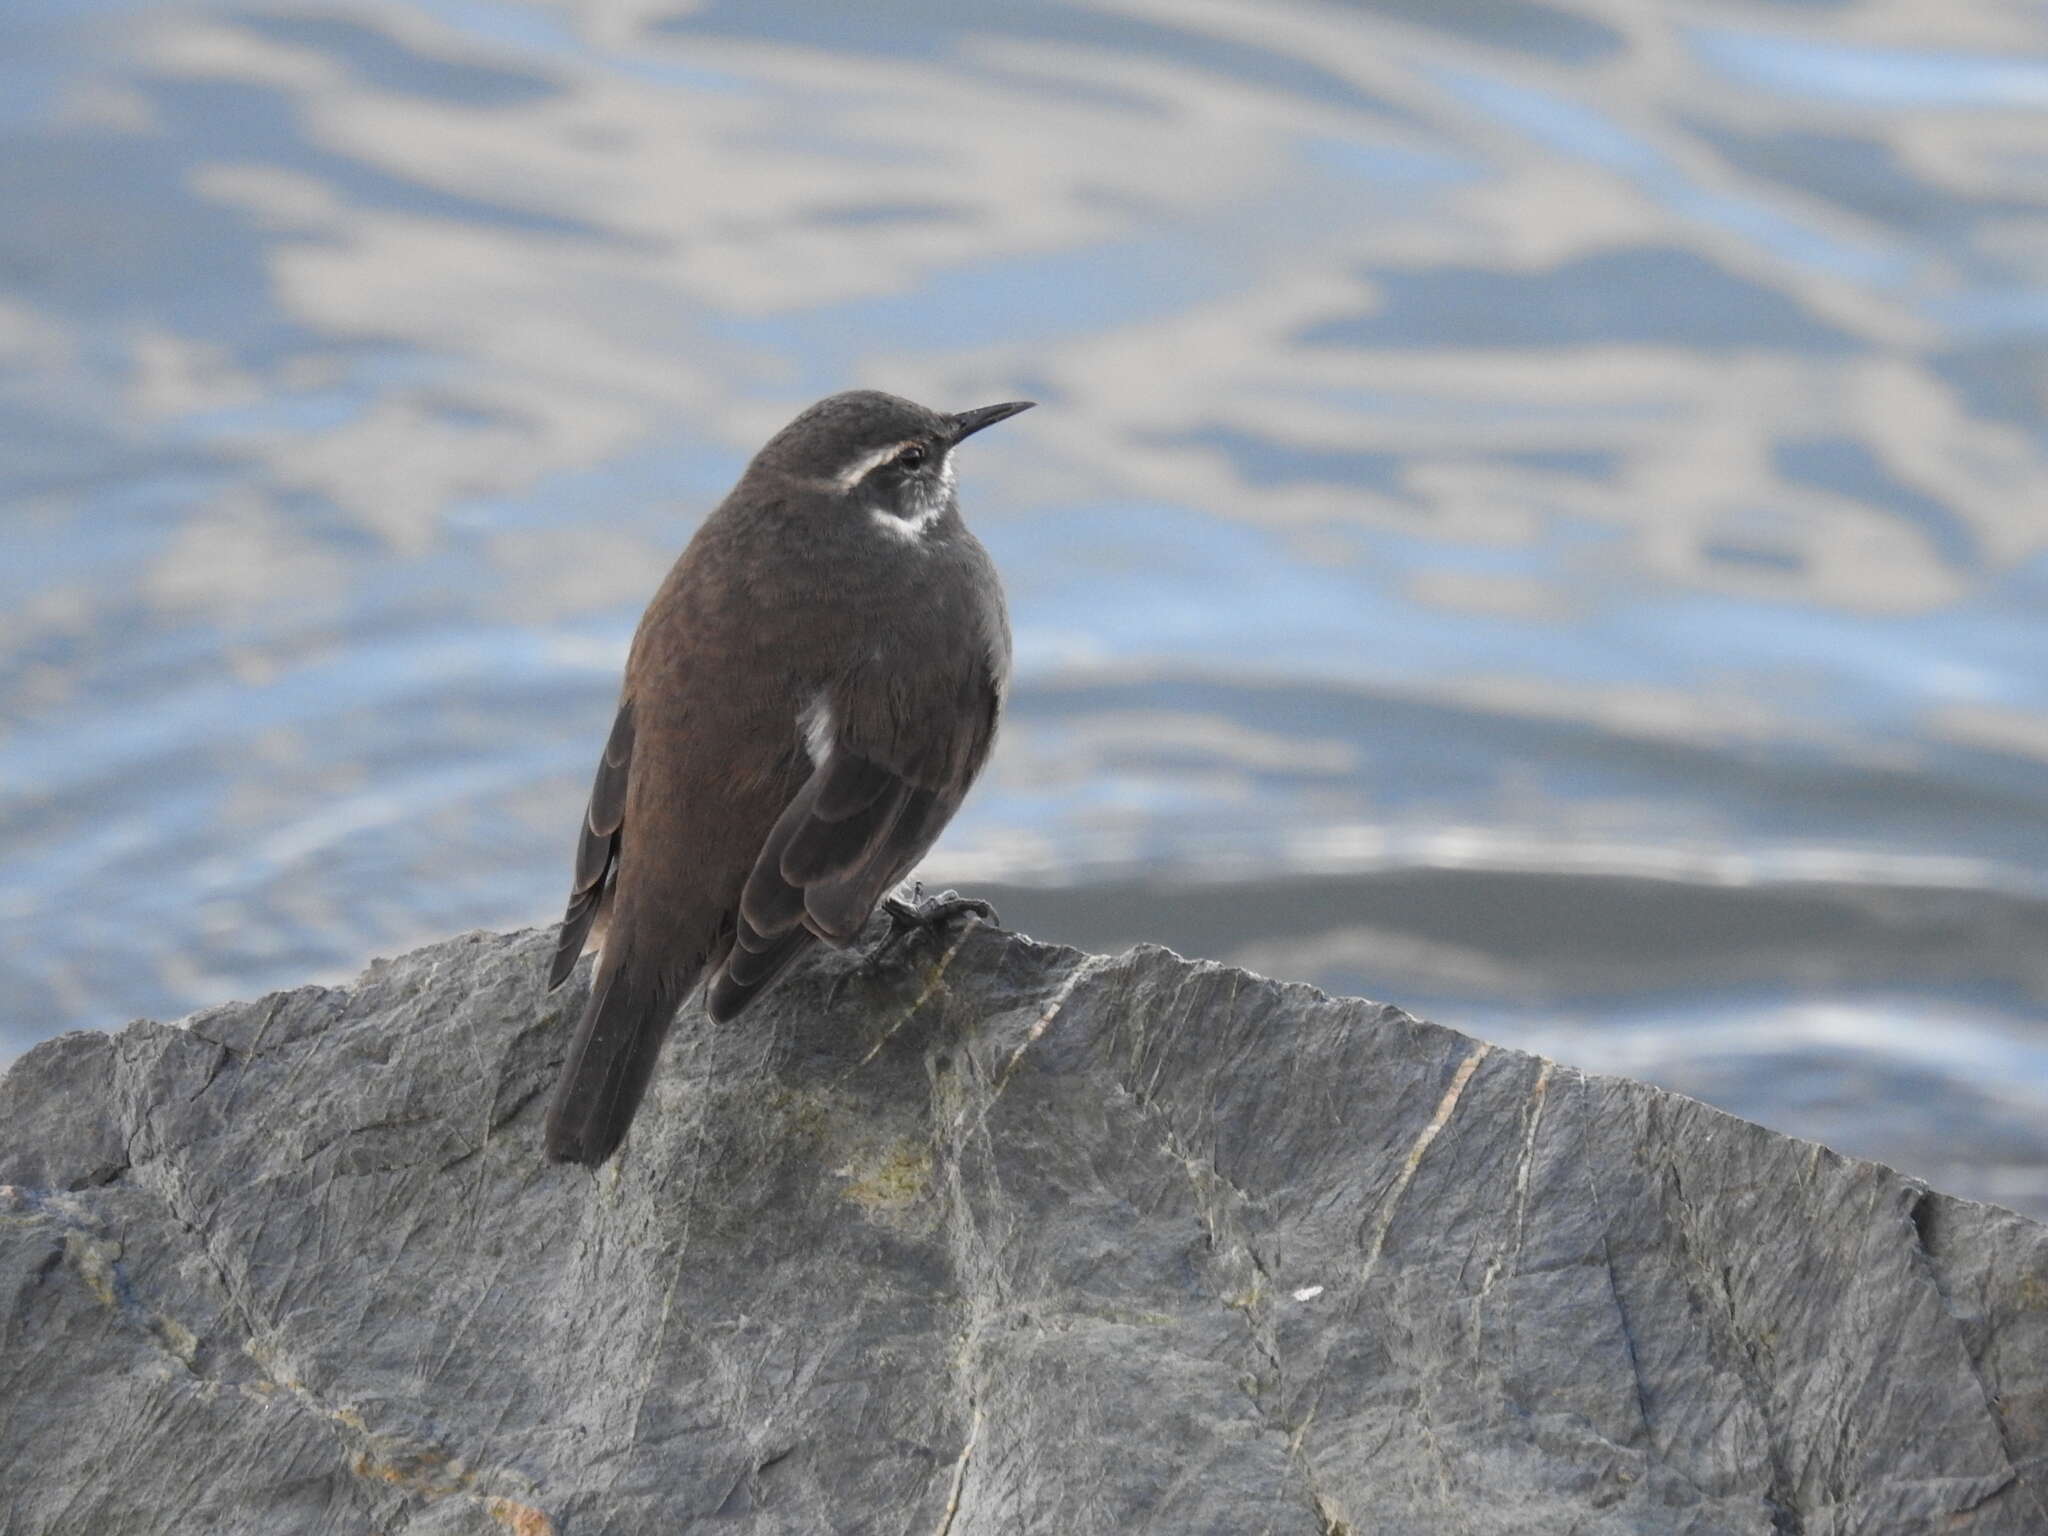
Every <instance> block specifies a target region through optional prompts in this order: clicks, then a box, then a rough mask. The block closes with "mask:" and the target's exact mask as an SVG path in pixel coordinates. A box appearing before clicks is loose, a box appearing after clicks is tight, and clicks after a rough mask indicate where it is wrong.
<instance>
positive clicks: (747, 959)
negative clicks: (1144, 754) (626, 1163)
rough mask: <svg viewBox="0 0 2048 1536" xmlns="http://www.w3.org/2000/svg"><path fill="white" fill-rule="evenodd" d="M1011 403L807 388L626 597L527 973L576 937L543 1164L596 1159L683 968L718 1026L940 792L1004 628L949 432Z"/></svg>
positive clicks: (978, 721) (683, 992) (636, 1095)
mask: <svg viewBox="0 0 2048 1536" xmlns="http://www.w3.org/2000/svg"><path fill="white" fill-rule="evenodd" d="M1030 405H1031V402H1030V401H1028V400H1013V401H1010V402H1008V403H1006V404H1003V405H987V406H982V407H981V408H980V409H978V410H972V411H962V412H960V413H959V414H958V415H951V416H949V415H944V414H941V413H939V412H936V411H930V410H927V409H925V408H924V407H923V406H921V405H916V404H913V403H912V402H910V401H908V400H903V399H899V398H897V397H896V396H894V395H885V394H881V393H878V392H876V391H873V390H856V391H853V392H850V393H847V394H841V395H834V396H832V397H831V398H830V399H827V400H821V401H820V402H818V404H816V405H814V406H812V407H811V408H810V409H809V410H807V411H805V412H804V413H803V414H802V415H800V416H798V417H797V418H796V420H794V421H792V422H791V423H790V424H789V425H788V426H786V427H784V428H783V429H782V430H781V431H780V432H778V433H776V435H775V436H774V437H773V438H771V439H770V440H769V441H768V444H767V446H765V447H764V448H762V450H761V451H760V452H759V453H758V454H756V455H755V456H754V460H753V462H752V463H751V464H749V465H748V466H747V469H746V473H744V474H743V475H741V477H740V481H739V484H738V485H736V486H735V487H734V488H733V490H732V493H731V494H730V495H728V496H727V497H726V499H725V500H724V502H723V503H721V504H720V505H719V507H718V509H717V510H716V511H715V512H713V513H712V514H711V516H710V517H708V518H706V519H705V521H704V524H703V526H702V527H700V528H699V529H698V530H697V533H696V536H695V537H694V538H692V539H691V540H690V543H689V546H688V547H687V548H686V549H685V550H684V551H683V554H682V558H681V559H679V560H678V561H677V562H676V563H675V566H674V568H673V569H672V570H671V571H670V572H669V573H668V579H667V580H666V581H664V582H663V583H662V584H661V589H660V590H659V591H658V592H656V593H655V595H654V600H653V602H651V603H649V604H648V605H647V612H646V613H645V614H644V615H643V616H642V618H641V620H640V627H639V629H638V630H637V631H636V632H635V634H634V636H633V646H632V650H631V651H630V652H629V653H628V655H627V658H626V675H625V681H624V684H623V686H622V687H621V688H620V692H619V709H618V715H617V717H616V718H615V720H614V721H613V724H612V731H611V738H610V740H608V741H607V742H606V743H605V749H604V757H603V759H602V761H600V762H599V764H598V769H597V783H596V784H595V786H594V787H593V788H592V789H591V792H590V806H589V810H588V811H587V813H586V814H585V816H584V820H583V829H582V833H581V835H580V836H579V838H578V839H577V845H576V873H575V879H574V882H573V885H572V887H571V890H570V896H569V910H568V913H567V915H566V916H564V917H563V919H562V934H561V941H560V944H559V946H558V947H557V949H556V952H555V964H554V969H553V971H552V973H551V974H550V976H549V979H548V986H549V987H550V989H552V988H554V987H558V986H560V985H561V984H562V982H563V980H564V979H565V978H566V977H567V976H568V975H569V973H570V971H571V970H573V969H574V968H575V965H576V961H577V959H578V957H579V956H580V955H581V954H582V953H583V950H584V947H585V945H586V943H587V942H588V941H590V940H591V939H592V938H596V939H597V940H598V941H599V946H600V947H599V954H598V961H597V968H596V971H595V974H594V976H593V978H592V981H591V989H590V1001H589V1004H588V1006H587V1007H586V1008H585V1011H584V1014H583V1022H582V1024H581V1025H580V1026H579V1028H578V1029H577V1031H576V1039H575V1043H574V1044H573V1045H572V1046H571V1047H570V1050H569V1059H568V1060H567V1061H566V1062H565V1063H564V1064H563V1067H562V1076H561V1081H560V1083H559V1084H558V1086H557V1087H556V1090H555V1098H554V1103H553V1105H552V1106H551V1107H550V1108H549V1110H548V1117H547V1150H548V1155H549V1156H550V1157H552V1158H555V1159H558V1160H561V1161H567V1162H579V1163H587V1164H589V1165H591V1166H593V1167H595V1166H596V1165H597V1164H599V1163H602V1162H603V1161H604V1160H605V1159H606V1158H607V1157H609V1156H611V1154H612V1151H613V1150H614V1149H615V1148H616V1147H617V1146H618V1144H619V1141H620V1139H621V1138H622V1137H623V1136H624V1135H625V1134H626V1128H627V1127H628V1126H629V1125H631V1124H632V1121H633V1114H634V1111H635V1110H637V1109H638V1108H639V1106H640V1099H641V1096H642V1095H643V1094H644V1093H645V1092H646V1091H647V1084H648V1080H649V1079H650V1078H651V1077H652V1075H653V1072H654V1064H655V1060H656V1058H657V1056H658V1055H659V1054H660V1050H661V1043H662V1040H663V1038H664V1037H665V1036H666V1035H667V1033H668V1029H669V1024H670V1022H671V1021H672V1020H673V1018H674V1017H675V1013H676V1010H677V1008H678V1007H679V1006H680V1005H681V1004H682V1002H683V1001H684V999H685V998H687V997H688V996H689V994H690V991H691V989H692V988H693V987H694V986H695V985H696V984H697V981H698V979H699V978H700V977H706V976H708V978H709V980H708V983H707V986H706V994H705V1007H706V1009H707V1011H708V1012H709V1013H710V1015H711V1017H712V1018H713V1019H718V1020H725V1019H730V1018H732V1017H733V1016H734V1015H736V1014H738V1013H739V1012H740V1010H741V1009H743V1008H745V1007H746V1006H747V1004H748V1003H749V1002H751V1001H752V1000H753V999H754V998H755V997H756V996H757V995H758V994H759V993H760V992H761V990H762V988H764V987H766V986H767V985H768V984H769V983H770V982H771V981H773V980H774V979H775V978H776V976H778V975H779V974H781V972H782V970H783V969H784V968H785V967H786V966H787V965H788V964H789V963H790V961H792V960H793V959H795V958H796V957H797V956H798V955H799V954H801V953H802V952H803V951H804V950H805V949H806V948H808V947H809V946H810V944H811V943H812V942H813V941H814V940H817V939H823V940H824V941H825V942H826V943H828V944H835V945H844V944H847V943H849V942H850V941H851V940H852V939H853V938H854V936H855V935H857V934H858V933H859V932H860V931H861V928H862V926H863V925H864V924H865V923H866V922H867V920H868V917H869V915H870V914H871V913H872V912H873V911H874V909H875V907H876V905H877V903H879V902H881V901H882V900H883V898H885V897H887V896H888V895H889V893H890V892H891V891H893V890H894V889H895V887H896V886H897V884H898V883H899V882H900V881H902V879H903V878H904V877H905V876H906V875H907V874H909V872H910V871H911V869H912V868H913V867H914V866H915V865H916V863H917V861H918V860H919V859H920V858H922V857H923V856H924V854H925V851H926V850H927V849H929V848H930V847H931V845H932V844H933V842H934V841H936V840H937V838H938V836H939V833H940V832H941V831H942V830H944V828H945V825H946V823H947V822H948V821H949V820H951V819H952V816H953V813H954V811H956V810H957V809H959V806H960V802H961V800H962V799H963V798H964V797H965V796H966V794H967V789H968V786H969V785H970V784H972V783H973V782H974V778H975V775H976V774H978V773H979V772H980V771H981V766H982V764H983V763H984V762H985V761H987V759H988V752H989V746H990V743H991V742H992V741H993V739H994V737H995V730H996V721H997V718H998V716H999V715H1000V714H1001V712H1002V705H1003V694H1004V690H1005V688H1006V687H1007V685H1008V682H1009V673H1010V625H1009V619H1008V616H1007V614H1006V613H1005V611H1004V607H1003V591H1002V586H1001V583H1000V582H998V580H997V579H996V571H995V566H994V564H993V563H992V562H991V561H990V559H989V557H988V551H986V550H985V549H983V548H982V547H981V544H980V542H979V541H978V540H977V539H976V538H975V537H974V535H973V534H972V533H970V532H968V530H967V525H966V524H965V523H964V522H962V521H961V518H960V506H959V501H958V499H957V497H956V496H955V494H954V479H953V457H952V456H953V450H954V449H955V448H957V447H958V446H959V445H960V443H961V442H962V441H963V440H964V439H965V438H967V437H968V436H970V435H971V434H973V433H975V432H979V431H980V430H981V429H982V428H983V427H986V426H991V425H993V424H994V423H996V422H998V421H1001V420H1003V419H1004V418H1005V417H1009V416H1014V415H1016V414H1017V412H1019V411H1022V410H1027V409H1029V408H1030ZM956 905H962V904H956ZM964 905H978V904H975V903H965V904H964ZM891 910H892V911H895V912H898V913H899V915H903V916H908V915H910V909H907V908H901V907H899V906H897V905H895V904H892V907H891ZM924 915H926V916H943V915H944V914H943V913H928V914H924Z"/></svg>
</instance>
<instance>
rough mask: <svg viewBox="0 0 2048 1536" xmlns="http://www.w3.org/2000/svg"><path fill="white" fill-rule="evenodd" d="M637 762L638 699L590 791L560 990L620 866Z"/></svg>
mask: <svg viewBox="0 0 2048 1536" xmlns="http://www.w3.org/2000/svg"><path fill="white" fill-rule="evenodd" d="M632 761H633V701H632V700H631V699H627V700H625V701H624V702H622V703H621V704H620V705H619V712H618V715H617V716H616V717H615V718H614V719H613V721H612V733H611V735H610V737H608V738H607V739H606V741H605V744H604V756H603V757H601V758H599V759H598V763H597V782H596V783H594V784H592V785H591V787H590V805H589V807H588V808H587V809H586V810H585V811H584V813H583V827H582V830H581V831H580V832H578V833H577V836H576V874H575V877H574V878H573V880H572V881H571V883H570V886H569V910H568V912H567V913H566V914H564V916H563V918H562V936H561V939H560V941H559V942H558V943H557V944H556V946H555V964H554V968H553V969H552V970H551V971H549V973H548V987H549V990H553V989H554V988H556V987H559V986H560V985H561V984H562V983H563V982H564V981H565V980H567V979H568V975H569V973H570V972H571V971H573V970H574V969H576V961H577V960H578V959H579V958H580V957H581V956H582V954H583V945H584V941H585V940H586V939H588V938H589V937H590V925H591V924H592V923H594V922H596V921H597V915H598V912H599V911H600V910H601V908H602V907H603V905H604V902H605V900H606V897H607V893H608V892H609V890H610V884H611V878H612V871H613V870H614V869H616V868H617V867H618V862H619V837H620V834H621V831H622V829H623V827H624V825H625V819H626V775H627V771H628V769H629V768H630V767H631V766H632Z"/></svg>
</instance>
